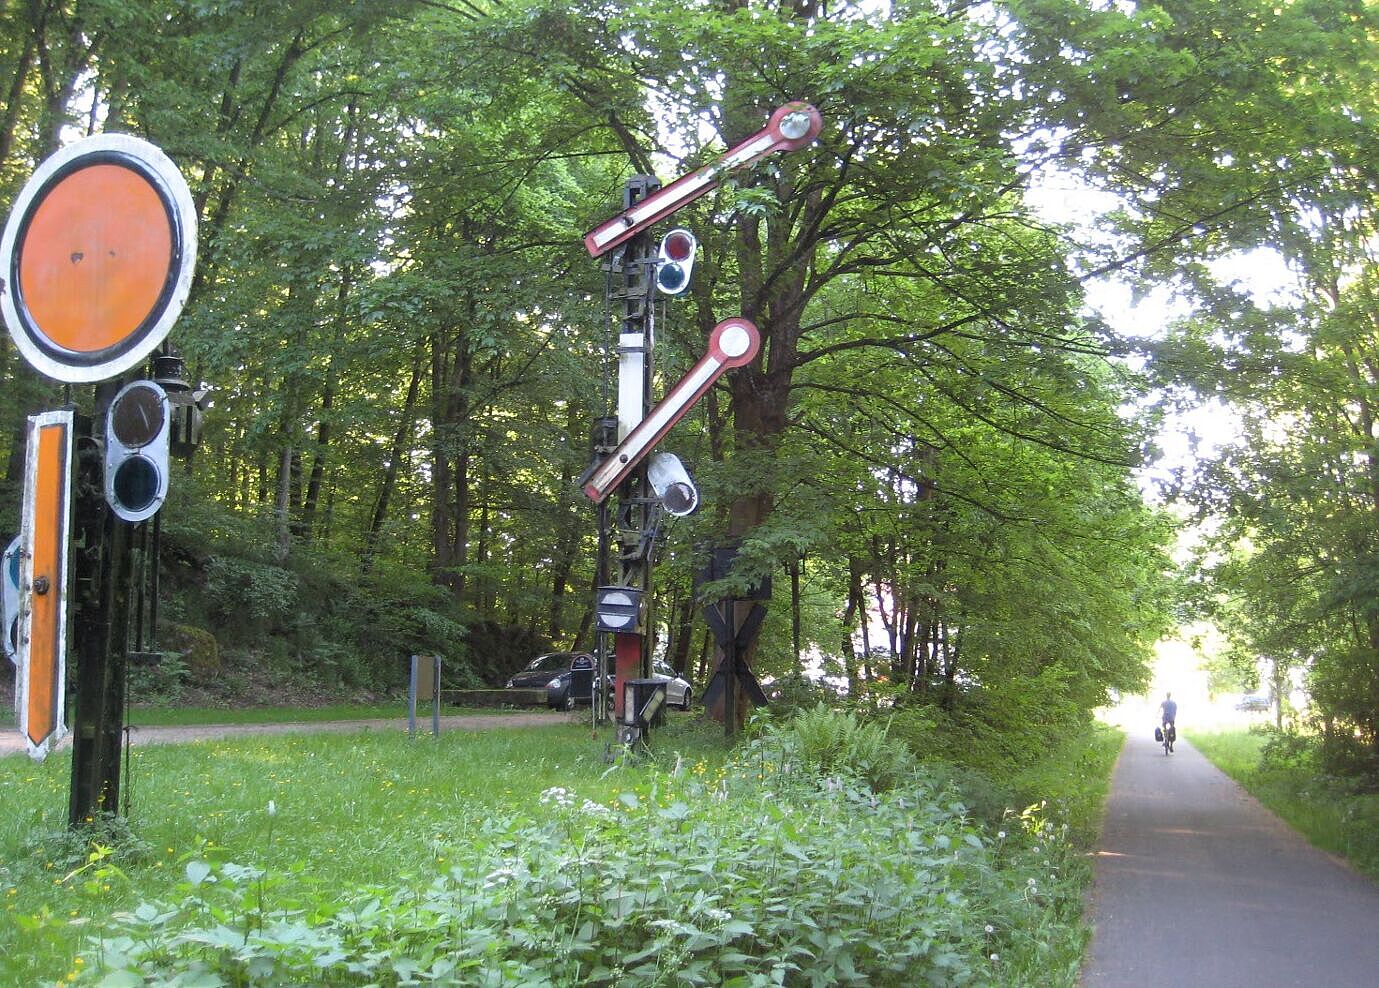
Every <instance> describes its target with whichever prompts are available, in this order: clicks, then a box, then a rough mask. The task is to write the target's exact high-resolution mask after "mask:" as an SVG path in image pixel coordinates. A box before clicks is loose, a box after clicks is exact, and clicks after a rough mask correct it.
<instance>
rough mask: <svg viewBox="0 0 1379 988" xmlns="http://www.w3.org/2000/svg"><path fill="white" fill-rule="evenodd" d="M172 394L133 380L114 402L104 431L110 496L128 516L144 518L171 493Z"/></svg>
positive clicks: (112, 503)
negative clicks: (169, 469) (170, 415)
mask: <svg viewBox="0 0 1379 988" xmlns="http://www.w3.org/2000/svg"><path fill="white" fill-rule="evenodd" d="M168 421H169V417H168V396H167V393H166V392H165V391H164V390H163V389H162V387H160V386H159V385H158V384H156V383H155V382H153V381H133V382H131V383H130V384H127V385H125V386H124V387H123V388H121V389H120V393H119V394H117V395H116V396H115V400H114V401H113V402H111V404H110V411H109V414H108V417H107V419H106V432H105V498H106V501H107V502H108V503H109V504H110V507H111V510H113V511H114V512H115V514H116V515H117V516H118V517H120V518H122V519H124V520H125V521H131V522H137V521H145V520H147V519H149V518H151V517H153V516H154V515H155V514H157V513H158V509H159V508H161V507H162V506H163V501H164V500H165V499H166V498H167V496H168V443H169V428H168Z"/></svg>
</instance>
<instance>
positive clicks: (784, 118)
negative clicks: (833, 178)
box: [584, 103, 824, 257]
mask: <svg viewBox="0 0 1379 988" xmlns="http://www.w3.org/2000/svg"><path fill="white" fill-rule="evenodd" d="M823 125H824V120H823V117H822V116H821V115H820V113H819V111H818V110H817V109H815V108H814V107H813V106H811V105H810V104H808V103H786V104H785V105H784V106H782V107H781V108H780V109H778V110H776V112H775V113H773V114H771V119H770V120H768V121H767V122H766V126H765V127H763V128H762V129H761V130H759V131H757V133H755V134H753V135H752V136H751V137H749V138H747V139H746V140H745V141H743V142H742V143H741V144H738V145H737V146H735V147H733V148H732V149H731V150H729V151H728V152H727V153H726V154H724V155H723V156H722V157H721V158H719V159H718V160H717V161H714V162H713V163H711V164H708V165H705V166H704V167H703V168H700V169H698V170H697V171H692V172H690V173H689V174H688V175H682V176H681V177H680V178H677V179H676V180H675V181H674V182H671V183H670V184H669V185H667V186H666V187H665V188H663V189H661V190H660V191H658V192H654V193H652V194H651V195H649V196H647V197H646V198H645V199H643V200H641V201H640V202H638V203H637V204H636V205H635V206H633V207H632V208H631V209H628V210H627V211H626V212H623V213H621V214H619V215H617V216H615V217H613V218H612V219H611V220H608V221H607V222H605V223H601V224H599V225H598V226H596V227H594V229H592V230H590V231H589V232H588V233H586V234H585V235H584V246H585V249H587V250H588V251H589V255H590V256H591V257H599V256H601V255H603V254H606V253H607V252H608V251H610V250H612V249H613V248H614V247H616V246H618V245H619V244H621V243H623V242H625V241H627V240H630V239H631V238H632V237H635V236H636V235H637V234H639V233H641V232H642V231H643V230H645V229H646V228H647V227H649V226H652V225H653V224H655V223H657V222H659V221H660V220H663V219H665V218H666V217H667V216H669V215H670V214H671V213H673V212H675V211H676V210H678V209H682V208H684V207H685V206H688V205H689V204H690V203H692V202H694V200H696V199H698V198H699V197H700V196H702V195H703V194H704V193H706V192H708V191H710V190H711V189H713V188H715V187H716V186H717V185H718V182H719V179H721V178H722V177H723V176H724V175H726V174H728V173H729V172H731V171H735V170H736V169H738V168H745V167H746V166H747V165H750V164H752V163H753V162H755V161H760V160H761V159H762V158H764V157H766V156H767V155H768V154H771V153H772V152H774V151H798V150H799V149H800V148H802V147H805V146H806V145H808V144H810V143H811V142H812V141H813V140H814V138H816V137H818V136H819V131H820V130H822V129H823Z"/></svg>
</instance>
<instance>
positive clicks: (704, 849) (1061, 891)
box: [0, 718, 1114, 986]
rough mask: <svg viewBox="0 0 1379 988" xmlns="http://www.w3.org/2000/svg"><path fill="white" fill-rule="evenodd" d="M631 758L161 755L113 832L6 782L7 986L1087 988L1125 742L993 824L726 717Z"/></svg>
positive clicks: (30, 788)
mask: <svg viewBox="0 0 1379 988" xmlns="http://www.w3.org/2000/svg"><path fill="white" fill-rule="evenodd" d="M608 740H609V738H606V737H602V736H600V737H593V736H591V733H590V731H589V729H588V728H587V727H585V726H578V725H575V724H573V723H565V724H561V725H558V726H555V727H550V728H542V729H537V730H531V731H522V732H501V733H493V734H461V733H459V732H455V733H453V734H449V735H442V736H441V737H440V738H439V739H434V738H430V737H423V738H418V739H415V740H410V741H409V740H408V739H407V738H406V737H405V736H404V735H401V734H396V733H392V732H388V733H384V732H371V733H364V734H358V735H344V736H341V735H328V736H327V735H316V736H312V735H299V736H288V737H279V736H274V737H263V738H245V739H236V740H233V741H219V742H215V743H198V744H190V745H170V746H149V747H146V748H135V749H134V750H133V752H132V763H131V772H130V774H129V776H128V777H127V778H126V791H127V792H128V793H129V794H130V795H131V797H132V806H131V811H130V813H129V817H128V823H127V824H117V825H116V826H114V827H113V828H112V829H111V830H110V831H109V832H107V833H103V834H95V835H91V834H86V835H83V834H73V833H70V832H68V831H67V830H66V828H65V826H64V823H65V805H66V789H67V783H68V773H69V772H70V762H69V760H68V758H67V757H66V756H65V755H62V754H58V755H54V756H52V757H51V758H50V759H49V760H48V761H47V762H45V763H43V764H41V765H35V764H33V763H31V762H29V761H27V760H26V759H5V760H3V761H0V791H3V792H5V793H6V811H7V812H6V814H5V815H4V816H3V817H0V902H2V903H3V905H2V906H0V983H7V984H25V985H41V984H53V983H61V984H70V983H74V982H79V983H110V984H143V983H146V981H145V980H141V979H148V980H147V983H173V982H174V981H178V979H182V981H185V982H186V983H193V982H197V983H207V984H210V983H220V982H224V983H235V984H273V983H322V984H325V983H331V984H355V983H380V984H399V983H410V982H413V981H416V980H425V979H427V978H431V979H435V980H440V981H441V982H443V983H455V984H489V983H493V984H498V983H504V984H537V983H540V984H559V985H566V984H568V985H574V984H586V983H606V984H612V983H618V984H629V985H637V984H655V983H667V984H669V983H677V982H683V983H691V984H694V983H699V984H744V985H745V984H749V983H756V981H755V980H754V978H759V977H767V978H768V979H771V980H776V979H779V980H784V981H787V982H791V983H793V982H797V981H798V982H801V983H809V982H810V981H811V980H813V981H815V982H818V980H819V979H820V978H822V979H823V982H822V983H829V984H847V983H852V984H876V985H887V984H890V985H902V984H904V985H908V984H915V983H926V984H953V985H957V984H981V985H1003V986H1004V985H1034V984H1038V985H1069V986H1071V985H1073V984H1075V983H1076V978H1077V970H1078V966H1079V963H1080V956H1081V947H1082V943H1083V941H1084V934H1083V931H1082V928H1081V926H1080V922H1079V913H1080V908H1081V902H1082V890H1083V888H1085V881H1086V866H1085V857H1084V855H1083V853H1082V849H1081V848H1080V847H1079V846H1078V845H1077V844H1076V843H1075V841H1074V839H1073V838H1074V837H1075V836H1076V835H1077V834H1079V833H1081V832H1084V831H1087V830H1089V829H1090V831H1091V832H1093V833H1094V832H1095V827H1094V825H1093V824H1092V823H1091V821H1092V820H1094V819H1095V817H1096V814H1097V812H1098V807H1099V797H1097V796H1096V793H1097V791H1098V789H1099V788H1100V789H1103V790H1104V775H1105V774H1106V773H1107V772H1109V766H1110V764H1111V762H1112V761H1113V760H1114V739H1113V738H1112V736H1111V734H1110V733H1109V732H1106V731H1104V730H1097V731H1094V732H1092V734H1091V735H1090V736H1088V737H1086V738H1069V739H1066V740H1065V741H1064V742H1063V743H1062V744H1060V745H1059V746H1057V747H1056V748H1055V749H1053V750H1051V751H1049V752H1048V753H1047V757H1046V758H1045V759H1044V760H1043V764H1042V765H1041V767H1040V769H1039V771H1038V772H1030V773H1026V775H1025V776H1023V777H1022V778H1021V779H1018V780H1009V784H1011V785H1012V786H1014V787H1015V791H1017V792H1019V793H1020V797H1019V799H1018V800H1016V801H1015V803H1014V804H1012V806H1011V808H1010V812H1008V813H1000V814H997V815H995V816H994V817H993V819H992V821H991V822H989V823H988V822H986V821H984V820H982V819H979V818H978V817H976V816H975V815H974V814H973V813H972V812H971V811H970V810H969V808H968V806H967V805H966V803H965V802H964V801H963V800H962V798H961V788H962V787H961V785H960V784H959V783H960V781H961V780H960V779H958V778H957V777H956V776H950V777H949V778H948V780H947V781H944V780H942V779H937V778H936V776H935V775H934V773H932V772H929V771H927V770H926V771H924V772H921V773H920V775H919V776H917V777H915V778H914V779H912V780H910V781H909V782H907V783H906V784H905V785H903V786H898V787H896V788H895V789H894V790H891V791H888V792H885V793H871V792H868V791H865V790H864V789H861V788H859V787H858V786H857V785H856V784H855V783H852V782H848V781H846V780H840V779H821V778H819V777H814V776H806V775H805V774H803V773H799V772H797V771H793V770H791V768H790V766H788V765H786V764H783V763H781V762H779V761H778V760H774V759H773V757H772V755H771V754H770V752H767V751H764V750H753V749H752V748H751V747H750V746H747V747H745V748H743V749H739V750H738V751H736V752H729V751H727V750H725V748H724V747H723V744H722V741H721V736H720V735H719V733H718V729H717V728H715V727H713V726H712V725H705V724H702V723H700V722H698V721H697V719H691V718H683V719H679V720H677V721H676V722H674V723H673V724H672V725H670V726H669V727H667V728H666V729H665V730H663V731H661V732H659V733H658V735H657V736H656V745H657V750H658V754H657V755H656V756H654V757H653V758H651V759H649V760H648V759H643V760H637V761H635V762H624V763H619V764H616V765H612V766H610V765H609V764H608V763H607V762H606V761H605V757H604V755H605V745H606V743H607V741H608ZM1108 753H1109V757H1108ZM1103 768H1104V771H1103ZM1098 773H1101V774H1102V776H1103V778H1102V780H1101V781H1100V782H1098V781H1097V779H1096V776H1097V774H1098ZM955 784H957V785H956V787H955ZM1004 784H1005V783H995V784H993V785H1004ZM97 944H99V946H97ZM102 965H104V969H103V970H101V971H97V970H95V969H97V968H100V967H101V966H102ZM121 979H123V980H121ZM197 979H200V981H197ZM182 981H178V983H182ZM762 983H769V982H762Z"/></svg>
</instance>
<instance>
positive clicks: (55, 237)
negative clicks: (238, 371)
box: [0, 134, 196, 384]
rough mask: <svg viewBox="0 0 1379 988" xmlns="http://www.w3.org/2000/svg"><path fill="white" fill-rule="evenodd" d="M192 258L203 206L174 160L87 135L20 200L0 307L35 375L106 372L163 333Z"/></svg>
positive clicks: (6, 247) (183, 295)
mask: <svg viewBox="0 0 1379 988" xmlns="http://www.w3.org/2000/svg"><path fill="white" fill-rule="evenodd" d="M195 263H196V212H195V208H194V206H193V205H192V199H191V193H190V192H189V191H188V189H187V183H186V181H185V180H184V179H183V178H182V174H181V172H179V171H178V170H177V168H176V166H175V165H173V163H172V162H171V161H170V160H169V159H168V158H167V156H166V155H164V154H163V152H162V151H160V150H159V149H158V148H156V147H154V146H153V145H152V144H150V143H148V142H147V141H143V140H140V139H139V138H136V137H131V136H129V135H126V134H100V135H97V136H95V137H88V138H86V139H85V140H82V141H78V142H76V143H75V144H72V145H70V146H68V147H66V148H64V149H63V150H61V151H59V152H57V153H56V154H54V155H53V156H51V157H50V158H48V159H47V160H46V161H44V162H43V164H41V165H40V166H39V167H38V170H37V171H35V172H34V174H33V176H32V177H31V178H30V179H29V181H28V182H27V183H26V184H25V186H24V188H23V189H22V190H21V191H20V193H19V196H18V198H17V199H16V200H15V203H14V209H13V211H12V212H11V213H10V217H9V221H8V222H7V223H6V225H5V232H4V236H3V238H2V239H0V312H2V313H3V316H4V319H5V324H6V325H7V326H8V328H9V331H10V336H11V338H12V339H13V340H14V342H15V346H16V347H17V348H18V349H19V352H20V353H22V354H23V355H24V357H25V359H26V360H28V361H29V363H30V364H32V365H33V367H34V368H35V369H36V370H38V371H39V372H41V373H43V374H46V375H47V376H48V377H51V378H55V379H56V380H59V381H64V382H66V383H69V384H75V383H84V382H91V381H100V380H104V379H106V378H109V377H114V376H116V375H117V374H121V373H123V372H124V371H127V370H129V369H131V368H133V367H136V366H137V365H138V364H139V363H141V362H142V361H143V360H144V358H146V357H147V356H148V355H149V353H151V352H152V351H153V350H154V348H156V347H157V346H158V344H160V343H162V342H163V340H164V339H165V338H166V337H167V335H168V332H169V331H170V330H171V329H172V325H173V323H174V322H176V321H177V317H178V315H180V314H181V311H182V306H183V305H184V304H185V302H186V300H187V294H188V292H189V291H190V289H191V280H192V273H193V269H194V267H195Z"/></svg>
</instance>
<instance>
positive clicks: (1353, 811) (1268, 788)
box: [1188, 731, 1379, 878]
mask: <svg viewBox="0 0 1379 988" xmlns="http://www.w3.org/2000/svg"><path fill="white" fill-rule="evenodd" d="M1271 736H1276V735H1271V734H1270V733H1268V732H1260V731H1220V732H1215V733H1208V732H1197V731H1193V732H1191V733H1190V734H1189V735H1188V737H1189V740H1191V741H1192V743H1193V744H1194V745H1195V746H1196V747H1197V748H1198V749H1199V750H1200V751H1201V752H1202V753H1203V754H1204V755H1206V756H1207V758H1208V759H1210V760H1211V762H1212V764H1214V765H1215V766H1216V767H1217V768H1219V769H1221V771H1223V772H1225V773H1226V774H1227V775H1229V776H1230V777H1231V778H1232V779H1234V780H1235V781H1236V782H1238V783H1240V784H1241V785H1242V786H1244V787H1245V789H1246V790H1248V791H1249V793H1250V794H1251V795H1253V796H1254V797H1255V798H1256V799H1258V800H1259V801H1260V802H1261V803H1263V804H1264V805H1265V806H1267V807H1268V808H1269V809H1270V810H1272V811H1273V812H1274V813H1276V814H1278V816H1280V817H1282V818H1283V819H1284V820H1285V821H1287V823H1288V824H1289V825H1290V826H1292V827H1293V828H1294V829H1295V830H1297V831H1298V832H1299V833H1301V834H1302V835H1303V836H1304V837H1306V838H1307V840H1308V842H1309V843H1311V844H1312V845H1313V846H1315V847H1319V848H1321V849H1322V850H1324V851H1330V852H1331V853H1333V854H1338V855H1340V856H1342V857H1344V858H1346V859H1347V860H1348V861H1349V862H1350V863H1351V864H1353V865H1354V866H1355V867H1356V868H1357V869H1359V870H1360V871H1363V872H1365V873H1366V874H1368V875H1370V876H1371V877H1373V878H1379V794H1375V793H1366V792H1357V791H1355V790H1354V788H1353V787H1352V785H1351V784H1350V783H1349V782H1348V781H1347V780H1344V779H1339V778H1335V777H1332V776H1329V775H1327V774H1325V773H1324V772H1322V771H1321V770H1320V768H1318V767H1317V765H1316V763H1315V761H1314V760H1313V759H1312V758H1311V757H1308V756H1307V755H1306V753H1305V749H1300V753H1298V754H1295V755H1294V756H1292V757H1287V756H1283V755H1279V754H1275V755H1274V757H1270V758H1266V757H1265V753H1266V748H1267V747H1268V745H1269V740H1270V737H1271Z"/></svg>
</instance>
